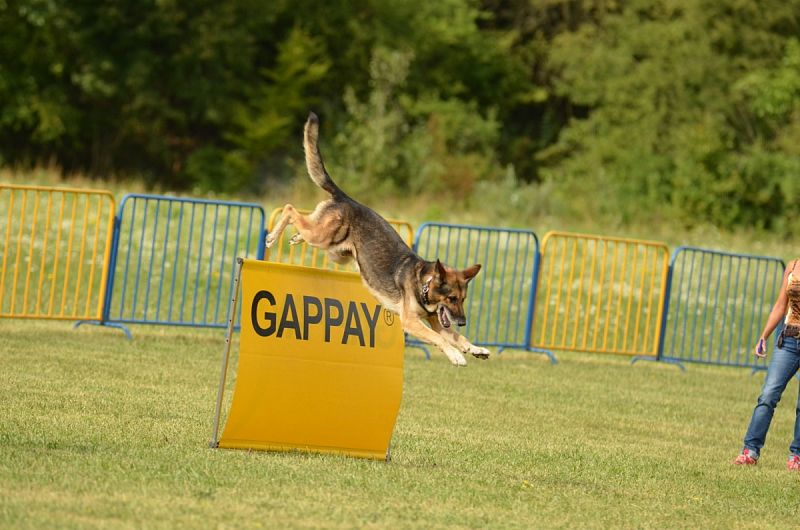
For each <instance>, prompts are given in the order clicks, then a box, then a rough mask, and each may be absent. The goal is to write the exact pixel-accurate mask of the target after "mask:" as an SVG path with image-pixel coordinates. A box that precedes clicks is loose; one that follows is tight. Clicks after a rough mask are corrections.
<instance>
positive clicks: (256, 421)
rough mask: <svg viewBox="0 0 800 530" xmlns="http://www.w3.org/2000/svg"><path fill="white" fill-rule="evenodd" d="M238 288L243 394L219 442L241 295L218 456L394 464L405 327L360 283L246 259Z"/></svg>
mask: <svg viewBox="0 0 800 530" xmlns="http://www.w3.org/2000/svg"><path fill="white" fill-rule="evenodd" d="M235 278H236V279H235V282H236V284H235V285H234V289H233V292H234V293H238V292H239V285H238V284H239V283H241V300H242V312H241V336H240V344H239V363H238V369H237V378H236V386H235V389H234V393H233V397H232V399H231V406H230V412H229V413H228V417H227V422H226V424H225V429H224V431H223V433H222V436H221V438H218V433H219V426H220V419H221V413H222V402H223V397H224V390H225V380H226V377H227V367H228V358H229V353H230V346H231V336H232V334H233V322H234V320H235V315H236V314H237V312H236V307H237V303H238V302H237V298H236V294H234V297H233V299H232V300H231V309H230V310H229V312H228V333H227V337H226V341H225V351H224V353H223V360H222V370H221V374H220V386H219V392H218V394H217V405H216V411H215V415H214V427H213V432H212V439H211V447H223V448H231V449H259V450H272V451H295V450H296V451H311V452H321V453H337V454H345V455H350V456H358V457H364V458H372V459H387V460H388V458H389V444H390V442H391V437H392V431H393V430H394V424H395V421H396V419H397V413H398V411H399V409H400V399H401V396H402V392H403V350H404V340H403V331H402V326H401V325H400V321H399V319H396V318H394V315H393V314H391V313H389V312H388V311H386V310H385V309H383V308H382V307H381V306H380V305H379V304H378V302H377V301H376V300H375V299H374V298H373V297H372V295H370V294H369V292H367V290H366V288H365V287H364V286H363V285H362V283H361V280H360V278H359V276H358V275H357V274H354V273H349V272H335V271H327V270H319V269H313V268H309V267H297V266H292V265H285V264H280V263H269V262H264V261H256V260H242V259H239V260H238V265H237V273H236V277H235Z"/></svg>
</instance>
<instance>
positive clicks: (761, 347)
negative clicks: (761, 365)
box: [755, 337, 767, 359]
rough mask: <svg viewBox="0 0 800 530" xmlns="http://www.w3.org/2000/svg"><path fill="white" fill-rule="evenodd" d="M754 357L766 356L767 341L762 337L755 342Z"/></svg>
mask: <svg viewBox="0 0 800 530" xmlns="http://www.w3.org/2000/svg"><path fill="white" fill-rule="evenodd" d="M755 353H756V357H760V358H762V359H763V358H764V357H766V356H767V341H766V340H765V339H764V337H761V338H760V339H758V344H756V351H755Z"/></svg>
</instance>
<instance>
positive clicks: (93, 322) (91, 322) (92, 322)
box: [72, 320, 133, 340]
mask: <svg viewBox="0 0 800 530" xmlns="http://www.w3.org/2000/svg"><path fill="white" fill-rule="evenodd" d="M83 324H89V325H90V326H104V327H108V328H116V329H121V330H122V332H123V333H125V336H126V337H128V340H133V335H132V334H131V330H129V329H128V328H127V327H126V326H123V325H122V324H117V323H115V322H99V321H97V320H79V321H77V322H75V324H74V325H73V326H72V329H78V328H79V327H80V326H81V325H83Z"/></svg>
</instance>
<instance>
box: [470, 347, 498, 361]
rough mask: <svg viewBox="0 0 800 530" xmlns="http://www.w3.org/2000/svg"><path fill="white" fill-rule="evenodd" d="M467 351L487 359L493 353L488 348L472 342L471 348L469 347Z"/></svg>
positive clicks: (479, 357)
mask: <svg viewBox="0 0 800 530" xmlns="http://www.w3.org/2000/svg"><path fill="white" fill-rule="evenodd" d="M466 353H471V354H472V356H473V357H477V358H478V359H484V360H486V359H488V358H489V355H491V353H492V352H490V351H489V350H487V349H486V348H482V347H480V346H475V345H474V344H470V346H469V348H467V351H466Z"/></svg>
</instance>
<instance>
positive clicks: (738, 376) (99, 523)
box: [0, 320, 800, 529]
mask: <svg viewBox="0 0 800 530" xmlns="http://www.w3.org/2000/svg"><path fill="white" fill-rule="evenodd" d="M222 346H223V332H222V331H221V330H216V331H198V330H190V329H178V330H176V329H169V328H159V327H145V326H140V327H136V328H134V340H133V341H128V340H126V339H125V338H124V336H123V335H122V334H121V333H119V332H118V331H114V330H110V329H99V328H95V327H84V328H79V329H77V330H73V329H71V328H70V326H69V325H68V324H65V323H53V322H44V321H14V320H0V362H2V365H3V368H2V371H0V374H1V375H0V403H2V414H0V442H2V450H3V455H2V458H0V492H2V495H0V527H2V528H54V527H59V528H93V527H103V528H117V527H144V528H181V527H203V528H219V527H226V528H240V527H261V528H393V529H394V528H558V527H562V528H592V527H594V528H609V527H616V528H790V527H796V525H797V520H798V519H797V518H798V515H800V504H799V503H798V493H797V492H798V487H800V474H792V473H790V472H788V471H786V469H785V467H784V463H785V458H786V453H787V447H788V444H789V442H790V439H791V432H792V428H793V422H794V406H793V405H794V400H795V396H796V395H797V394H796V393H797V383H796V382H792V383H791V386H790V388H789V389H787V391H786V394H785V397H784V403H782V404H781V405H780V406H779V407H778V410H777V413H776V416H775V419H774V422H773V426H772V429H771V431H770V435H769V438H768V440H767V446H766V447H765V450H764V452H763V456H762V459H761V463H760V464H759V466H758V468H755V469H740V468H735V467H734V466H732V465H731V464H730V462H731V460H732V458H733V457H734V456H735V454H736V452H737V451H738V450H739V447H740V440H741V437H742V435H743V432H744V429H745V427H746V424H747V420H748V419H749V415H750V413H751V411H752V406H753V405H754V403H755V399H756V396H757V394H758V390H759V386H760V384H761V381H762V380H763V374H756V375H755V376H751V375H750V373H749V371H747V370H737V369H726V368H716V367H706V366H699V365H692V366H689V369H688V371H687V372H686V373H681V372H680V371H679V370H678V369H677V368H675V367H673V366H668V365H663V364H655V363H639V364H636V365H634V366H630V365H629V363H628V359H627V358H623V357H613V356H603V355H588V354H569V353H559V359H560V361H561V362H560V363H559V364H558V365H555V366H552V365H550V364H549V363H548V362H547V361H546V360H545V359H544V357H543V356H539V355H536V354H524V353H516V352H506V353H503V354H502V355H500V356H499V357H495V358H493V359H491V360H490V361H487V362H478V361H472V362H471V363H470V365H469V366H468V367H466V368H464V369H456V368H453V367H452V366H450V364H449V363H448V362H446V360H444V358H443V357H442V356H439V355H434V358H433V359H432V360H431V361H425V360H424V358H423V356H422V354H421V353H420V352H419V351H418V350H408V351H407V353H406V367H405V388H404V394H403V403H402V407H401V411H400V416H399V418H398V421H397V425H396V428H395V433H394V437H393V443H392V456H393V460H392V462H391V463H389V464H387V463H383V462H374V461H365V460H359V459H353V458H345V457H336V456H321V455H308V454H278V453H260V452H245V451H230V450H212V449H208V441H209V438H210V431H211V421H212V414H213V408H214V399H215V395H216V384H217V379H218V375H219V373H218V370H219V360H220V356H221V353H222Z"/></svg>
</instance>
